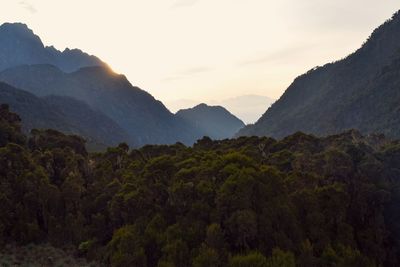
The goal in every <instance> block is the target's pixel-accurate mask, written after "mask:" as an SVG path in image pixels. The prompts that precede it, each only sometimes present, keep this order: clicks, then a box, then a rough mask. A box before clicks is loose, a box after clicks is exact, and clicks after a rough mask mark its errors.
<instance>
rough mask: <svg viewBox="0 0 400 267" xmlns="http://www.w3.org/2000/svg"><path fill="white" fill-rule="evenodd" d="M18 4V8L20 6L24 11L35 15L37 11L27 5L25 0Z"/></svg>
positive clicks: (30, 5)
mask: <svg viewBox="0 0 400 267" xmlns="http://www.w3.org/2000/svg"><path fill="white" fill-rule="evenodd" d="M18 4H19V5H20V6H22V7H23V8H25V9H26V10H28V11H29V12H30V13H32V14H35V13H37V9H36V8H35V7H34V6H33V5H32V4H31V3H29V2H28V1H27V0H22V1H20V2H19V3H18Z"/></svg>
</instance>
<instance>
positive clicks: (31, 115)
mask: <svg viewBox="0 0 400 267" xmlns="http://www.w3.org/2000/svg"><path fill="white" fill-rule="evenodd" d="M0 103H2V104H3V103H6V104H8V105H9V106H10V108H11V110H12V111H15V112H18V114H20V116H21V118H22V126H23V130H24V132H29V131H30V130H31V129H33V128H36V129H49V128H51V129H56V130H59V131H62V132H64V133H67V134H77V135H81V136H83V137H84V138H85V139H86V140H87V142H88V144H89V145H91V146H95V147H98V148H99V147H104V146H110V145H116V144H118V143H120V142H123V141H128V140H129V136H128V134H126V133H125V132H124V130H123V129H122V128H121V127H119V126H118V125H117V124H116V123H115V122H113V121H112V120H111V119H110V118H108V117H107V116H105V115H104V114H102V113H101V112H96V111H94V110H92V109H91V108H90V107H89V106H88V105H87V104H85V103H84V102H82V101H78V100H75V99H73V98H70V97H65V96H48V97H44V98H39V97H36V96H35V95H33V94H31V93H28V92H26V91H23V90H19V89H16V88H14V87H12V86H9V85H8V84H5V83H0Z"/></svg>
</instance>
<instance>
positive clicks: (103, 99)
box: [0, 64, 201, 145]
mask: <svg viewBox="0 0 400 267" xmlns="http://www.w3.org/2000/svg"><path fill="white" fill-rule="evenodd" d="M0 80H1V81H4V82H6V83H8V84H11V85H13V86H15V87H18V88H23V89H24V90H26V91H29V92H31V93H33V94H35V95H38V96H48V95H58V96H69V97H73V98H76V99H78V100H81V101H84V102H86V103H87V104H89V106H90V107H91V108H92V109H94V110H99V111H101V112H103V113H104V114H106V115H107V116H108V117H109V118H111V119H112V120H113V121H115V122H116V123H117V124H118V125H120V126H121V127H122V128H123V129H124V130H125V131H126V132H127V133H128V134H129V135H130V137H131V140H134V141H133V142H132V143H130V144H134V145H144V144H150V143H151V144H169V143H175V142H177V141H180V142H183V143H186V144H192V143H193V142H194V141H195V140H197V139H198V138H200V137H201V134H199V133H197V132H196V130H195V129H193V128H192V127H191V126H190V124H187V123H186V122H184V121H183V120H181V119H180V118H177V117H175V116H174V114H172V113H171V112H170V111H169V110H168V109H167V108H166V107H165V106H164V105H163V104H162V103H161V102H160V101H157V100H156V99H154V97H153V96H151V95H150V94H149V93H147V92H146V91H144V90H142V89H140V88H138V87H134V86H132V85H131V83H130V82H129V81H128V80H127V78H126V77H125V76H124V75H119V74H116V73H114V72H112V71H111V70H110V69H109V68H107V67H100V66H98V67H86V68H81V69H79V70H78V71H75V72H72V73H65V72H63V71H61V70H60V69H58V68H57V67H55V66H53V65H43V64H42V65H22V66H18V67H14V68H10V69H7V70H4V71H2V72H0Z"/></svg>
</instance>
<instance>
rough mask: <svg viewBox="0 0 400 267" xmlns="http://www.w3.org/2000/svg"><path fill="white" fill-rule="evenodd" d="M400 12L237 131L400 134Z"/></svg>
mask: <svg viewBox="0 0 400 267" xmlns="http://www.w3.org/2000/svg"><path fill="white" fill-rule="evenodd" d="M399 74H400V13H399V12H398V13H396V14H395V15H394V16H393V17H392V19H390V20H388V21H386V22H385V23H384V24H383V25H382V26H380V27H379V28H378V29H376V30H375V31H374V32H373V34H372V35H371V37H370V38H369V39H368V41H367V42H365V43H364V44H363V46H362V47H361V48H360V49H359V50H357V51H356V52H355V53H353V54H351V55H350V56H348V57H347V58H345V59H343V60H340V61H338V62H334V63H330V64H327V65H325V66H323V67H317V68H314V69H312V70H310V71H309V72H307V73H306V74H304V75H302V76H300V77H298V78H296V79H295V81H294V82H293V83H292V84H291V85H290V87H289V88H288V89H287V90H286V92H285V93H284V94H283V96H282V97H281V98H280V99H279V100H278V101H277V102H276V103H275V104H273V105H272V106H271V107H270V108H269V109H268V110H267V112H266V113H265V114H264V115H263V116H262V117H261V118H260V119H259V120H258V121H257V122H256V123H255V124H254V125H250V126H248V127H246V128H244V129H242V130H241V131H240V132H239V133H238V135H267V136H273V137H277V138H281V137H284V136H287V135H289V134H291V133H294V132H296V131H303V132H306V133H313V134H318V135H327V134H332V133H337V132H341V131H344V130H346V129H349V128H356V129H360V130H361V131H362V132H364V133H371V132H382V133H385V134H386V135H388V136H389V137H395V138H400V109H399V103H400V75H399Z"/></svg>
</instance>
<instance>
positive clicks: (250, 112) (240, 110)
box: [166, 95, 275, 124]
mask: <svg viewBox="0 0 400 267" xmlns="http://www.w3.org/2000/svg"><path fill="white" fill-rule="evenodd" d="M274 101H275V99H272V98H270V97H267V96H261V95H242V96H237V97H232V98H227V99H223V100H220V101H216V100H214V101H209V102H207V103H208V104H210V105H213V106H222V107H224V108H226V109H227V110H229V112H231V113H232V114H234V115H235V116H236V117H238V118H239V119H241V120H243V121H244V122H245V123H246V124H247V123H254V122H255V121H256V120H258V119H259V118H260V117H261V115H262V114H263V113H264V112H265V109H266V108H268V107H269V106H270V105H271V104H272V103H273V102H274ZM200 103H201V101H196V100H192V99H178V100H175V101H169V102H166V105H167V107H168V108H169V109H170V110H171V111H172V112H177V111H178V110H180V109H185V108H188V107H193V106H195V105H198V104H200Z"/></svg>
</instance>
